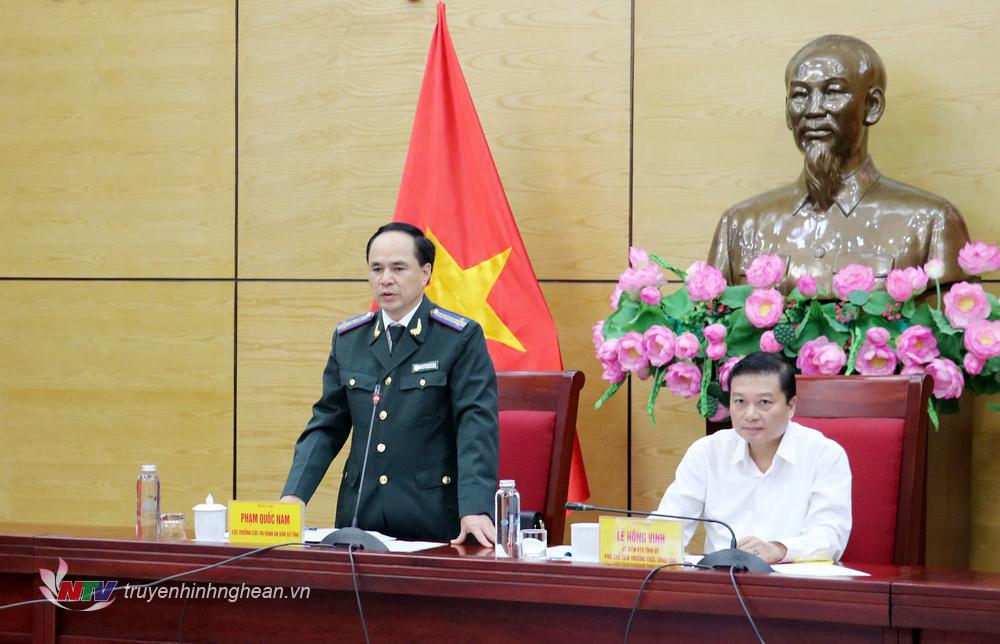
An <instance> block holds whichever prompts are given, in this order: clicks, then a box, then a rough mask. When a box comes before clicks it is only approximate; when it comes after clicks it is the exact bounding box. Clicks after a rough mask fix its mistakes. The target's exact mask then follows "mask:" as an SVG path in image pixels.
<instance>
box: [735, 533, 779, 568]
mask: <svg viewBox="0 0 1000 644" xmlns="http://www.w3.org/2000/svg"><path fill="white" fill-rule="evenodd" d="M736 547H737V548H739V549H740V550H745V551H747V552H749V553H750V554H752V555H757V556H758V557H760V558H761V559H763V560H764V561H766V562H767V563H769V564H775V563H779V562H780V561H781V560H782V559H784V558H785V555H787V554H788V548H786V547H785V546H784V545H783V544H781V543H779V542H777V541H761V540H760V539H758V538H757V537H743V538H742V539H740V540H739V541H737V542H736Z"/></svg>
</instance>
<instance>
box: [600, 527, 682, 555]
mask: <svg viewBox="0 0 1000 644" xmlns="http://www.w3.org/2000/svg"><path fill="white" fill-rule="evenodd" d="M600 522H601V528H600V529H601V547H600V553H601V563H609V564H619V565H620V564H625V565H641V566H650V565H659V564H665V563H682V562H683V561H684V524H683V523H681V522H680V521H672V520H669V519H636V518H631V517H601V519H600Z"/></svg>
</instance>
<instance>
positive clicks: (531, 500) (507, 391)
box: [497, 371, 584, 544]
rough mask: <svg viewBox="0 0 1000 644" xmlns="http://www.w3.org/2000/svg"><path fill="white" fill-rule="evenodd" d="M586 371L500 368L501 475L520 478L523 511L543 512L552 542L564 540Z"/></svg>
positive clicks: (498, 390) (498, 378) (515, 478)
mask: <svg viewBox="0 0 1000 644" xmlns="http://www.w3.org/2000/svg"><path fill="white" fill-rule="evenodd" d="M583 382H584V375H583V372H580V371H499V372H497V392H498V395H499V407H500V470H499V473H500V478H501V479H514V480H515V481H516V482H517V490H518V492H519V493H520V494H521V510H522V512H524V511H530V512H541V513H542V517H543V519H544V521H545V527H546V530H548V537H549V543H550V544H559V543H562V539H563V528H564V525H565V522H566V509H565V504H566V494H567V492H568V489H569V468H570V463H571V461H572V458H573V442H574V439H575V437H576V413H577V406H578V404H579V401H580V390H581V389H582V388H583Z"/></svg>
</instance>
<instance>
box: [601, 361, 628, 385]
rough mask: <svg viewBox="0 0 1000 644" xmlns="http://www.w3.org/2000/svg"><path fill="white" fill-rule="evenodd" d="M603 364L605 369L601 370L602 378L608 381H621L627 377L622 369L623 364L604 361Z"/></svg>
mask: <svg viewBox="0 0 1000 644" xmlns="http://www.w3.org/2000/svg"><path fill="white" fill-rule="evenodd" d="M601 366H602V367H604V371H602V372H601V379H602V380H607V381H608V382H621V380H622V378H624V377H625V371H623V370H622V368H621V365H619V364H618V362H617V361H615V362H602V363H601Z"/></svg>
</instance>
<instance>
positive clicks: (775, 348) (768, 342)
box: [760, 331, 785, 353]
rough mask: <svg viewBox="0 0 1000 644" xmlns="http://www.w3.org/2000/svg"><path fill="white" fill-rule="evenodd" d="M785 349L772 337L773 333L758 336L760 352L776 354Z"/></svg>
mask: <svg viewBox="0 0 1000 644" xmlns="http://www.w3.org/2000/svg"><path fill="white" fill-rule="evenodd" d="M784 348H785V345H783V344H781V343H780V342H778V339H777V338H775V337H774V331H764V335H762V336H760V350H761V351H766V352H767V353H778V352H779V351H781V350H782V349H784Z"/></svg>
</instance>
